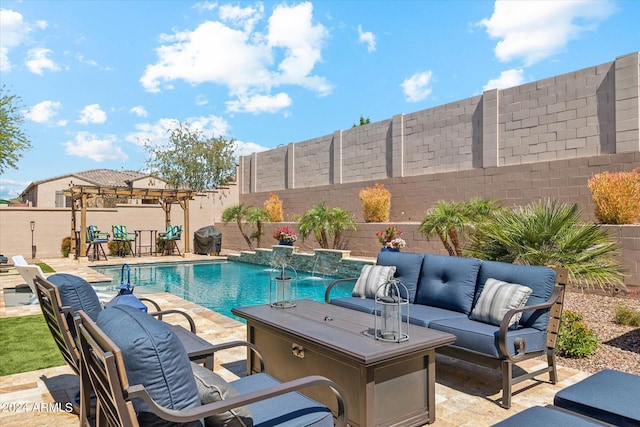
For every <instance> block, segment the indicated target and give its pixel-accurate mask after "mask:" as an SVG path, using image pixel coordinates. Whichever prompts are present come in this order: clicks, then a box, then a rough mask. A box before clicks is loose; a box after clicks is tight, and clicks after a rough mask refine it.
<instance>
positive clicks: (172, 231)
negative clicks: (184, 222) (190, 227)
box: [159, 225, 182, 255]
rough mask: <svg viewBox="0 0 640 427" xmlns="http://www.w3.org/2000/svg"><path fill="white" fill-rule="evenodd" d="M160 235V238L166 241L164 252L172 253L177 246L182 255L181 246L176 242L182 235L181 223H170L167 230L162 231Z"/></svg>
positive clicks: (166, 253)
mask: <svg viewBox="0 0 640 427" xmlns="http://www.w3.org/2000/svg"><path fill="white" fill-rule="evenodd" d="M159 236H160V240H161V241H163V242H164V250H163V254H165V255H168V254H171V253H173V249H174V248H175V249H176V250H177V251H178V255H182V254H181V253H180V248H179V247H178V245H177V243H176V241H178V240H180V237H181V236H182V226H181V225H168V226H167V231H166V232H164V233H160V235H159Z"/></svg>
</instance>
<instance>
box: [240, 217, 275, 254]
mask: <svg viewBox="0 0 640 427" xmlns="http://www.w3.org/2000/svg"><path fill="white" fill-rule="evenodd" d="M246 216H247V224H251V225H254V226H255V227H256V231H254V232H253V233H251V236H249V237H250V239H254V240H255V241H256V246H257V247H258V248H259V247H260V240H261V239H262V235H263V234H264V231H263V230H262V226H263V224H264V223H265V222H268V221H270V220H271V216H270V215H269V212H267V210H266V209H258V208H254V207H250V208H248V209H247V210H246Z"/></svg>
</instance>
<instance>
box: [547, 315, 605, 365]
mask: <svg viewBox="0 0 640 427" xmlns="http://www.w3.org/2000/svg"><path fill="white" fill-rule="evenodd" d="M598 347H600V340H599V339H598V337H597V336H596V333H595V332H594V331H593V330H591V329H589V327H588V326H587V325H586V324H585V323H584V321H583V317H582V315H581V314H580V313H577V312H575V311H571V310H565V312H564V313H563V314H562V321H561V323H560V333H559V334H558V343H557V345H556V349H557V351H558V354H559V355H560V356H563V357H571V358H575V359H580V358H583V357H588V356H593V355H594V354H595V352H596V350H597V349H598Z"/></svg>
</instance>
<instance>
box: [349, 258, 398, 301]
mask: <svg viewBox="0 0 640 427" xmlns="http://www.w3.org/2000/svg"><path fill="white" fill-rule="evenodd" d="M395 272H396V266H395V265H389V266H383V265H365V266H364V267H362V271H360V277H358V281H357V282H356V285H355V286H354V287H353V292H352V293H351V295H353V296H354V297H361V298H375V295H376V291H377V290H378V288H379V287H380V286H382V285H384V284H385V283H386V282H387V281H389V279H392V278H393V275H394V274H395Z"/></svg>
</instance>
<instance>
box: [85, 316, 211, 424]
mask: <svg viewBox="0 0 640 427" xmlns="http://www.w3.org/2000/svg"><path fill="white" fill-rule="evenodd" d="M97 324H98V326H99V327H100V329H102V330H103V331H104V333H105V334H107V336H108V337H109V338H111V340H112V341H113V342H114V343H115V344H116V345H117V346H118V347H120V350H121V351H122V358H123V360H124V365H125V368H126V371H127V377H128V379H129V384H131V385H135V384H142V385H143V386H144V387H145V388H146V389H147V391H148V392H149V395H150V396H151V397H152V398H153V399H154V400H155V401H156V402H158V404H160V405H162V406H164V407H165V408H169V409H187V408H197V407H199V406H200V397H199V395H198V388H197V385H196V381H195V379H194V377H193V372H192V370H191V362H190V361H189V356H188V355H187V351H186V350H185V349H184V346H183V345H182V343H181V342H180V340H179V339H178V337H177V335H176V334H175V333H174V332H173V330H172V329H171V327H170V326H169V325H168V324H167V323H164V322H161V321H160V320H157V319H155V318H154V317H151V316H150V315H148V314H147V313H144V312H142V311H140V310H138V309H135V308H133V307H130V306H126V305H117V306H113V307H109V308H105V309H104V310H103V311H102V312H101V313H100V315H98V321H97ZM133 404H134V407H135V409H136V412H137V413H138V414H140V412H147V413H148V412H150V411H149V408H148V407H147V405H146V404H145V403H144V402H142V400H139V399H134V401H133Z"/></svg>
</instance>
